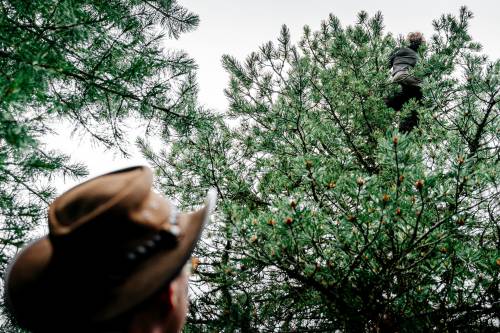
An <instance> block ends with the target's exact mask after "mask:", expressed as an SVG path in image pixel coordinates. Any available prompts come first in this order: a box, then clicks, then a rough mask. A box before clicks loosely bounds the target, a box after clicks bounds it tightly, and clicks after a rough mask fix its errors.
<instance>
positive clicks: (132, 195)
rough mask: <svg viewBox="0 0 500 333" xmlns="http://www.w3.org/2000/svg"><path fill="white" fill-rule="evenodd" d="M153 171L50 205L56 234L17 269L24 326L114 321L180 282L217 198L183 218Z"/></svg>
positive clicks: (112, 179) (85, 188) (120, 177)
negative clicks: (155, 185) (156, 185)
mask: <svg viewBox="0 0 500 333" xmlns="http://www.w3.org/2000/svg"><path fill="white" fill-rule="evenodd" d="M151 187H152V173H151V170H150V169H149V168H147V167H132V168H127V169H123V170H118V171H115V172H112V173H108V174H105V175H102V176H99V177H97V178H94V179H91V180H89V181H87V182H84V183H82V184H80V185H78V186H76V187H74V188H72V189H70V190H69V191H67V192H66V193H64V194H63V195H61V196H60V197H59V198H57V199H56V200H55V201H54V202H53V203H52V204H51V205H50V207H49V218H48V220H49V234H48V235H46V236H45V237H42V238H40V239H38V240H36V241H34V242H32V243H31V244H29V245H28V246H27V247H25V248H24V249H23V250H22V251H21V252H20V253H19V254H18V255H17V257H16V258H15V259H14V261H13V262H12V263H11V265H10V267H9V270H8V273H7V277H6V295H7V301H8V302H9V306H10V309H11V312H13V314H14V316H15V317H16V320H17V321H18V323H19V324H20V325H22V326H24V327H27V328H31V329H36V328H39V327H50V322H54V321H58V322H67V323H71V324H72V325H78V324H79V323H81V324H88V323H99V322H105V321H107V320H111V319H113V318H115V317H117V316H119V315H121V314H123V313H125V312H127V311H128V310H130V309H132V308H133V307H135V306H137V305H139V304H141V303H142V302H143V301H144V300H146V299H147V298H148V297H150V296H151V295H153V294H154V293H155V292H156V291H158V290H159V289H160V288H161V287H162V286H164V285H165V284H167V283H169V282H170V281H171V280H172V279H174V278H175V277H176V276H177V275H178V274H179V272H180V271H181V269H182V267H183V266H184V264H185V263H186V261H187V260H188V259H189V257H190V255H191V252H192V251H193V249H194V247H195V245H196V243H197V241H198V239H199V237H200V235H201V232H202V230H203V227H204V225H205V224H206V223H207V221H208V219H209V215H210V213H211V212H212V210H213V209H214V206H215V201H216V195H215V192H214V191H209V194H208V196H207V200H206V204H205V206H204V207H203V208H201V209H200V210H198V211H195V212H192V213H187V214H183V213H178V212H177V210H176V208H175V206H174V205H173V204H172V203H170V202H169V201H168V200H166V199H165V198H163V197H162V196H161V195H159V194H157V193H155V192H153V191H152V189H151Z"/></svg>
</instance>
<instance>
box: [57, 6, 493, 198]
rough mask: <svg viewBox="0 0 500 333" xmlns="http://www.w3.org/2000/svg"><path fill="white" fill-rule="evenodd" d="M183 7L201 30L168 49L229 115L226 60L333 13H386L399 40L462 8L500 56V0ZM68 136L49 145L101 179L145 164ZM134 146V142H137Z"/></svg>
mask: <svg viewBox="0 0 500 333" xmlns="http://www.w3.org/2000/svg"><path fill="white" fill-rule="evenodd" d="M178 2H179V3H180V4H182V5H183V6H185V7H187V8H188V9H189V10H191V11H193V12H195V13H197V14H198V15H199V16H200V20H201V22H200V25H199V27H198V29H197V30H195V31H194V32H191V33H188V34H184V35H181V38H180V39H179V40H175V41H170V40H167V41H166V42H165V47H167V48H172V49H183V50H185V51H186V52H187V53H188V54H189V55H190V56H191V57H193V58H194V59H195V60H196V62H197V63H198V66H199V71H198V82H199V87H200V95H199V102H200V103H201V104H202V105H204V106H205V107H208V108H211V109H215V110H224V109H225V108H226V107H227V105H228V103H227V101H226V99H225V97H224V93H223V89H224V88H225V87H226V86H227V82H228V75H227V74H226V73H225V72H224V70H223V69H222V66H221V56H222V55H223V54H230V55H232V56H234V57H236V58H237V59H239V60H244V59H245V57H246V56H247V55H248V54H250V53H251V52H252V51H255V50H257V48H258V47H259V46H260V45H262V44H263V43H265V42H267V41H269V40H273V41H275V40H276V38H277V36H278V34H279V31H280V28H281V25H283V24H286V25H287V26H288V27H289V28H290V32H291V37H292V42H294V43H295V42H297V41H298V40H299V39H300V37H301V35H302V28H303V26H304V25H309V26H310V27H311V28H312V29H313V30H317V29H318V28H319V25H320V22H321V21H322V20H324V19H326V18H327V17H328V14H329V13H333V14H334V15H335V16H337V17H338V18H339V19H340V22H341V23H342V24H343V26H346V25H350V24H353V23H354V22H355V21H356V15H357V13H358V12H359V11H361V10H365V11H367V12H368V13H369V14H370V15H373V14H374V13H375V12H377V11H381V12H382V14H383V16H384V23H385V31H386V32H391V33H393V34H394V35H398V34H404V35H406V34H407V33H408V32H410V31H415V30H419V31H421V32H423V33H424V35H425V36H427V37H430V36H431V35H432V31H433V29H432V20H433V19H436V18H438V17H439V16H440V15H441V14H443V13H452V14H455V15H456V14H457V13H458V11H459V8H460V7H461V6H462V5H466V6H467V7H468V8H469V9H470V10H472V12H473V13H474V16H475V17H474V19H473V20H472V22H471V26H470V32H471V35H472V37H473V38H474V39H475V40H476V41H478V42H480V43H481V44H482V45H483V47H484V53H486V54H487V55H488V56H489V57H490V59H498V58H499V57H500V38H499V37H498V35H499V33H500V20H499V18H498V17H499V15H500V1H499V0H476V1H471V0H466V1H452V0H432V1H430V0H419V1H388V0H377V1H373V0H372V1H370V0H359V1H356V0H350V1H345V0H329V1H328V0H308V1H303V0H253V1H247V0H178ZM68 135H69V131H64V130H62V131H61V134H60V135H59V136H57V137H53V138H50V139H49V140H48V142H49V144H50V145H51V146H54V148H56V149H57V148H60V149H61V150H63V151H64V152H66V153H68V154H70V155H72V156H74V158H75V159H76V158H79V159H80V160H83V161H84V162H85V163H87V164H88V166H89V169H90V173H91V175H90V176H89V177H92V176H95V175H97V174H101V173H104V172H107V171H110V170H113V169H116V168H118V167H125V166H129V165H134V164H144V163H145V161H144V160H143V159H142V158H141V157H140V156H137V154H135V155H136V156H134V157H133V158H131V159H123V158H121V157H120V156H116V155H114V154H112V153H109V152H104V151H103V150H102V148H99V147H96V146H95V145H91V144H89V143H88V142H86V141H82V140H77V139H75V138H73V139H71V140H70V139H69V138H68ZM132 141H133V140H132ZM74 184H75V182H74V181H66V182H65V183H63V182H62V181H61V182H58V188H60V190H61V191H62V190H65V189H67V188H68V187H70V186H72V185H74Z"/></svg>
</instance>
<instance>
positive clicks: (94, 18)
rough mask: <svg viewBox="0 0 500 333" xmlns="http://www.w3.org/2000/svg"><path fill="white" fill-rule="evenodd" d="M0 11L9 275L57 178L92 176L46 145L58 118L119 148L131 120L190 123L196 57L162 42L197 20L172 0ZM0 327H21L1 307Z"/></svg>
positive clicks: (2, 6) (2, 200) (1, 242)
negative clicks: (11, 260) (167, 47)
mask: <svg viewBox="0 0 500 333" xmlns="http://www.w3.org/2000/svg"><path fill="white" fill-rule="evenodd" d="M0 11H1V14H0V246H1V250H2V251H1V253H0V274H1V275H2V276H3V275H4V271H5V268H6V264H7V262H8V260H9V258H11V257H12V255H14V254H15V253H16V252H17V251H18V249H19V248H20V247H21V246H22V245H23V244H24V243H25V242H26V240H27V239H29V238H30V237H33V234H34V231H35V230H36V228H37V227H38V226H39V223H40V222H44V223H45V219H46V209H47V205H48V203H50V201H51V200H52V199H53V197H54V196H55V194H56V193H55V192H56V191H55V188H54V185H53V180H54V179H55V178H56V177H61V176H62V177H81V176H83V175H86V174H87V170H86V168H85V166H84V165H83V164H80V163H73V162H70V157H69V156H65V155H63V154H61V153H59V152H57V151H49V150H48V149H47V147H45V146H44V145H43V144H41V139H42V138H43V136H45V135H48V134H50V133H52V132H53V131H54V130H56V129H57V127H56V126H61V125H60V124H61V122H60V120H65V121H66V123H68V122H69V123H71V124H72V125H74V126H75V129H80V130H83V132H85V133H87V134H90V136H91V137H92V138H93V139H95V140H97V142H99V143H101V144H103V145H104V146H105V147H107V148H118V149H120V150H121V151H122V152H123V153H126V151H125V149H124V148H123V146H124V145H126V143H127V139H128V138H127V136H126V135H125V134H126V133H125V132H124V126H123V121H124V120H126V119H127V118H130V117H135V119H136V120H137V122H139V121H140V120H145V121H147V122H149V125H148V129H156V130H159V131H161V134H162V135H163V136H164V137H167V136H168V135H169V133H170V131H172V130H175V131H183V130H185V129H186V128H189V126H190V124H191V119H192V118H193V115H192V114H193V112H195V111H196V109H195V108H194V107H193V106H192V105H193V102H194V100H195V94H196V87H195V81H194V70H195V64H194V62H193V60H192V59H191V58H189V57H188V56H187V55H186V54H185V53H184V52H178V51H166V50H165V49H163V47H162V43H163V42H164V41H165V40H166V39H167V38H178V37H179V36H180V34H182V33H184V32H187V31H191V30H192V29H194V28H195V27H196V26H197V24H198V21H199V19H198V16H196V15H195V14H193V13H191V12H189V11H188V10H187V9H185V8H184V7H182V6H180V5H178V4H177V2H176V1H175V0H151V1H134V0H132V1H121V0H110V1H94V0H88V1H77V0H57V1H55V0H43V1H40V0H38V1H20V0H1V1H0ZM158 120H161V122H160V121H158ZM158 123H161V124H162V126H155V124H158ZM54 124H55V126H54ZM77 158H78V157H77ZM0 288H1V289H2V290H3V285H1V286H0ZM2 310H3V302H2ZM0 330H2V331H9V332H14V331H15V330H16V328H15V327H14V326H12V324H11V323H10V322H9V321H8V320H5V316H4V314H3V311H2V315H1V316H0Z"/></svg>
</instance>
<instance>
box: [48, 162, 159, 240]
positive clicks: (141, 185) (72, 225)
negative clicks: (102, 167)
mask: <svg viewBox="0 0 500 333" xmlns="http://www.w3.org/2000/svg"><path fill="white" fill-rule="evenodd" d="M151 185H152V174H151V171H150V170H149V169H148V168H145V167H133V168H128V169H123V170H119V171H117V172H113V173H109V174H106V175H103V176H100V177H97V178H94V179H91V180H89V181H87V182H84V183H82V184H80V185H78V186H76V187H74V188H72V189H70V190H69V191H67V192H65V193H64V194H63V195H61V196H60V197H59V198H57V199H56V200H55V201H54V202H53V203H52V205H51V206H50V208H49V229H50V234H51V236H55V237H57V236H64V235H68V234H70V233H73V232H74V231H75V229H77V228H80V227H82V226H83V225H85V224H87V223H89V222H96V221H101V222H102V221H109V222H112V221H113V220H117V219H124V220H127V219H126V216H127V214H128V212H129V211H131V210H134V209H136V208H137V206H138V205H140V204H141V202H142V201H143V200H144V199H145V198H146V197H147V195H148V194H149V192H150V188H151Z"/></svg>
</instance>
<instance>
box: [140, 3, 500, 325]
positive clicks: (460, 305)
mask: <svg viewBox="0 0 500 333" xmlns="http://www.w3.org/2000/svg"><path fill="white" fill-rule="evenodd" d="M471 18H472V13H471V12H470V11H469V10H468V9H467V8H462V9H461V10H460V12H459V14H458V15H457V16H454V15H443V16H442V17H440V18H438V19H436V20H435V21H434V22H433V24H434V29H435V33H434V35H433V36H432V37H431V38H429V40H428V42H427V45H426V47H425V48H423V49H421V50H420V51H421V60H420V62H419V64H418V66H417V68H416V69H415V75H418V76H420V77H422V78H423V84H422V89H423V94H424V100H423V103H422V104H418V103H416V102H415V101H410V102H408V103H407V104H406V105H405V107H404V109H403V110H402V111H401V114H399V113H398V112H394V110H392V109H390V108H388V107H387V106H386V102H385V101H386V99H387V98H388V97H390V96H391V95H392V94H394V93H396V92H397V89H398V86H397V85H394V84H391V83H390V80H389V69H388V68H387V58H388V56H389V54H390V53H391V51H392V50H393V49H394V48H395V47H396V46H398V45H400V44H401V43H403V41H402V40H398V39H397V38H395V37H394V36H393V35H392V34H390V33H389V34H388V33H386V32H384V26H383V18H382V15H381V14H380V13H377V14H375V15H373V16H369V15H368V14H367V13H365V12H361V13H359V15H358V18H357V21H356V23H355V24H354V25H350V26H347V27H344V26H342V25H341V23H340V22H339V20H338V19H337V18H336V17H335V16H333V15H330V16H329V17H328V19H327V20H325V21H323V22H322V24H321V28H320V30H319V31H314V32H313V31H311V29H310V28H309V27H305V28H304V34H303V37H302V39H301V40H300V42H299V43H298V44H297V45H295V44H293V43H292V42H291V40H290V34H289V31H288V29H287V28H286V26H284V27H283V29H282V30H281V33H280V35H279V37H278V40H277V42H276V43H273V42H269V43H266V44H264V45H262V46H261V47H260V48H259V49H258V50H257V51H255V52H253V53H251V54H250V55H249V56H248V58H247V59H245V60H244V61H243V62H239V61H238V60H237V59H235V58H233V57H231V56H224V57H223V64H224V67H225V69H226V70H227V72H228V73H229V74H230V76H231V80H230V84H229V86H228V88H227V89H226V95H227V98H228V99H229V101H230V108H229V110H227V111H226V112H224V113H223V114H215V113H213V112H211V111H210V110H205V112H204V113H202V114H203V119H202V120H200V121H199V122H198V125H197V127H196V129H195V130H194V131H193V132H191V133H190V134H189V135H186V136H185V137H183V138H181V139H179V140H178V141H177V142H175V143H173V144H172V145H170V146H169V147H168V149H165V150H159V151H157V150H155V149H154V148H153V147H151V146H149V145H148V143H147V141H144V140H143V141H140V142H139V145H140V146H141V147H142V150H143V153H144V154H145V156H147V157H148V158H149V159H150V161H151V164H152V165H153V166H155V167H156V172H157V175H158V176H160V181H159V182H158V186H159V187H160V188H161V189H162V191H163V192H165V193H166V195H167V196H169V197H172V198H175V199H176V200H177V201H178V202H180V203H184V204H185V205H187V206H189V204H190V203H192V204H194V203H197V202H199V200H200V198H202V197H203V195H204V191H205V189H206V188H207V187H215V188H216V189H217V191H218V193H219V197H220V201H219V205H218V211H217V212H216V217H215V218H214V222H213V224H212V225H211V226H210V227H209V231H208V233H207V235H206V237H205V238H204V241H203V242H202V243H201V245H200V246H199V248H198V252H197V258H194V259H193V262H194V263H195V266H196V272H195V276H194V281H193V282H194V287H193V288H192V290H193V292H194V295H193V299H192V304H191V316H190V318H189V320H188V326H187V328H186V331H187V332H209V331H220V332H234V331H239V332H255V331H259V332H267V331H269V332H276V331H279V332H297V331H300V332H333V331H335V330H340V331H345V332H362V331H382V332H396V331H398V332H420V331H421V332H428V331H432V330H436V331H482V332H485V331H491V332H493V331H495V330H496V329H497V328H498V321H499V319H500V303H499V301H498V300H499V299H500V291H499V290H500V289H499V274H500V227H499V224H498V220H499V216H498V212H499V205H498V203H499V202H500V201H499V192H498V172H499V164H498V162H499V156H500V154H499V148H500V145H499V137H498V128H499V112H498V111H499V106H498V105H499V104H498V101H499V90H500V84H499V72H500V62H499V61H498V60H494V61H491V60H488V58H487V57H486V56H484V55H483V54H481V47H480V45H479V44H478V43H476V42H474V41H473V40H472V38H471V37H470V35H469V33H468V26H469V23H470V19H471ZM413 110H416V111H417V112H418V114H419V117H420V125H419V126H418V127H417V128H415V129H413V130H412V131H411V132H410V133H408V134H402V133H400V132H399V131H398V123H399V119H400V118H401V117H404V116H405V115H406V114H408V113H409V112H411V111H413ZM228 120H229V121H228Z"/></svg>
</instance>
